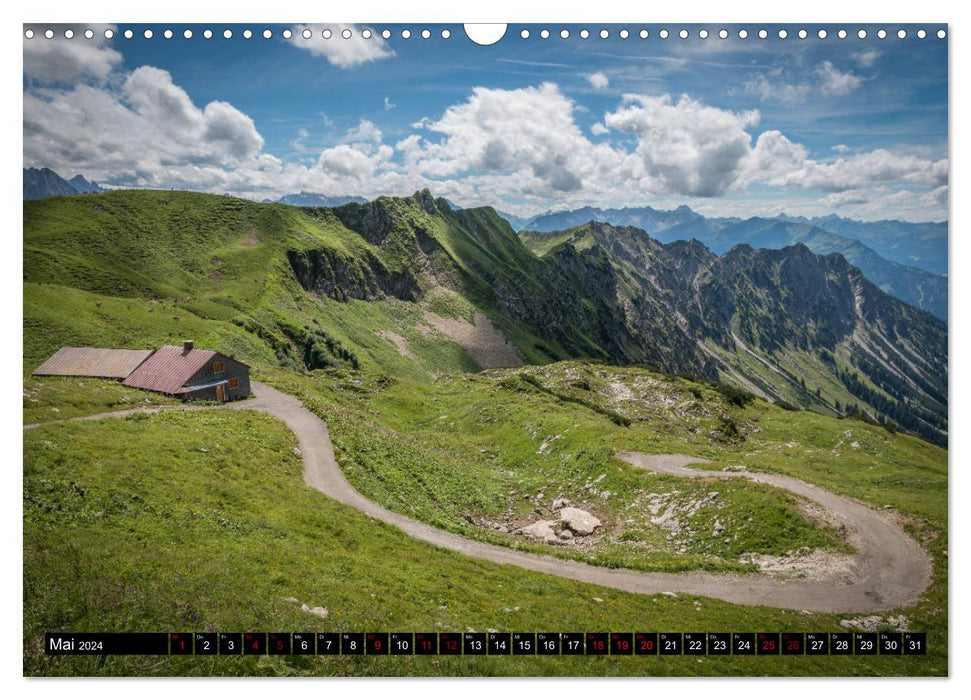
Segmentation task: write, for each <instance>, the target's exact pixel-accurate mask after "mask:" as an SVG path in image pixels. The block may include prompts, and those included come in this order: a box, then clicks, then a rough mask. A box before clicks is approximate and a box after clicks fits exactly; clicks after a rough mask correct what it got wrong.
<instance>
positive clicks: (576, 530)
mask: <svg viewBox="0 0 971 700" xmlns="http://www.w3.org/2000/svg"><path fill="white" fill-rule="evenodd" d="M560 525H561V526H562V527H564V528H566V529H567V530H569V531H570V532H572V533H573V534H574V535H580V536H581V537H586V536H587V535H592V534H593V531H594V530H596V529H597V528H598V527H601V526H602V525H603V523H601V522H600V518H598V517H596V516H595V515H592V514H590V513H588V512H587V511H585V510H581V509H579V508H573V507H570V508H564V509H563V510H561V511H560Z"/></svg>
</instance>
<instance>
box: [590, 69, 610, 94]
mask: <svg viewBox="0 0 971 700" xmlns="http://www.w3.org/2000/svg"><path fill="white" fill-rule="evenodd" d="M587 80H588V81H589V82H590V84H591V85H592V86H593V87H594V88H596V89H597V90H604V89H605V88H607V87H608V86H609V85H610V78H608V77H607V74H606V73H604V72H603V71H597V72H596V73H592V74H591V75H588V76H587Z"/></svg>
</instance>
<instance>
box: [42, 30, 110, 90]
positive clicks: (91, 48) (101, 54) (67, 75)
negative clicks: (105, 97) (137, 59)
mask: <svg viewBox="0 0 971 700" xmlns="http://www.w3.org/2000/svg"><path fill="white" fill-rule="evenodd" d="M69 28H70V29H73V31H74V38H73V39H66V38H64V37H63V36H61V35H58V36H56V37H55V38H53V39H47V38H46V37H44V36H43V34H42V33H41V32H40V31H36V32H35V34H34V38H33V39H27V38H26V37H25V38H24V75H26V76H28V77H30V78H33V79H35V80H38V81H41V82H47V83H50V82H62V83H65V82H68V81H72V80H75V79H77V78H80V77H87V78H96V79H100V80H103V79H104V78H106V77H107V76H108V74H109V73H111V71H112V70H113V69H114V68H115V67H116V66H118V65H119V64H120V63H121V54H120V53H118V52H117V51H115V50H114V49H113V48H111V47H110V46H107V45H106V42H107V40H106V39H105V38H104V32H105V29H108V28H112V29H113V28H114V27H113V25H107V24H105V25H64V26H62V27H58V30H59V32H63V31H64V30H66V29H69ZM88 28H90V29H91V30H92V31H94V36H93V37H91V38H90V39H86V38H84V36H82V34H83V33H84V30H85V29H88Z"/></svg>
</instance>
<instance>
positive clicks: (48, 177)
mask: <svg viewBox="0 0 971 700" xmlns="http://www.w3.org/2000/svg"><path fill="white" fill-rule="evenodd" d="M105 191H106V190H105V189H104V188H103V187H101V186H100V185H99V184H98V183H97V182H89V181H88V180H86V179H85V178H84V176H82V175H75V176H74V177H72V178H71V179H70V180H65V179H64V178H63V177H61V176H60V175H58V174H57V173H55V172H54V171H53V170H51V169H50V168H24V199H44V198H45V197H66V196H70V195H74V194H90V193H92V192H105Z"/></svg>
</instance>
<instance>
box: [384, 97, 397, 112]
mask: <svg viewBox="0 0 971 700" xmlns="http://www.w3.org/2000/svg"><path fill="white" fill-rule="evenodd" d="M397 106H398V105H396V104H395V103H394V102H392V101H391V98H390V97H388V96H385V98H384V111H385V112H390V111H391V110H392V109H394V108H395V107H397Z"/></svg>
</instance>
